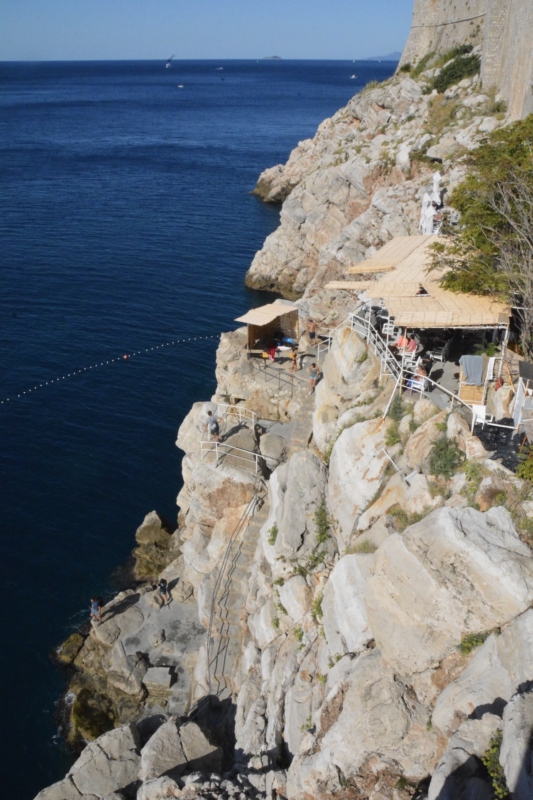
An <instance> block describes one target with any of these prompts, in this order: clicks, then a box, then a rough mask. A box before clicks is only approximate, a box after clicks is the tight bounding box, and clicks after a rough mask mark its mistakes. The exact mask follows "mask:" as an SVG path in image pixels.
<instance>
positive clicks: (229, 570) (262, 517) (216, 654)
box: [208, 394, 315, 700]
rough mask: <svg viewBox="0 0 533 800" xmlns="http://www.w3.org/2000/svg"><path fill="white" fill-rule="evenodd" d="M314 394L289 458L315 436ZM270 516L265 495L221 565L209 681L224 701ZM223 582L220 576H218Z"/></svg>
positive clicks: (298, 419)
mask: <svg viewBox="0 0 533 800" xmlns="http://www.w3.org/2000/svg"><path fill="white" fill-rule="evenodd" d="M314 403H315V398H314V394H313V395H309V394H306V395H305V397H304V398H303V399H302V405H301V406H300V409H299V411H298V412H297V414H296V415H295V416H294V418H293V420H294V422H295V423H296V424H295V427H294V430H293V433H292V436H291V439H290V442H289V445H288V448H287V450H288V453H287V455H288V457H290V456H291V455H292V454H293V453H296V452H297V451H299V450H305V449H307V447H308V445H309V441H310V438H311V434H312V414H313V410H314ZM268 514H269V503H268V499H267V495H266V492H265V493H264V495H263V497H262V504H261V506H260V507H257V509H256V511H255V512H254V514H253V516H252V517H251V518H250V519H249V520H248V523H247V524H246V525H245V526H243V529H242V531H240V532H239V533H238V535H237V536H236V537H235V539H233V540H232V541H231V542H230V543H229V545H228V551H229V552H228V553H227V555H228V558H227V560H226V561H225V563H224V562H222V564H221V566H220V570H222V573H223V574H222V577H221V580H220V584H219V586H218V588H216V589H215V591H216V597H215V598H214V603H213V616H212V623H211V644H210V648H209V656H208V659H209V677H210V681H211V693H212V694H215V695H216V696H217V697H218V698H219V699H221V700H224V699H226V698H228V697H231V696H232V695H234V694H235V693H236V690H237V688H238V687H236V686H235V683H234V678H235V674H236V672H237V669H238V660H239V658H240V656H241V653H242V646H243V641H244V638H245V636H246V629H245V627H244V625H243V608H244V603H245V600H246V595H247V593H248V576H249V572H250V567H251V565H252V563H253V560H254V555H255V551H256V549H257V543H258V540H259V532H260V530H261V528H262V526H263V525H264V523H265V522H266V520H267V518H268ZM214 577H215V578H216V579H217V582H218V579H220V572H218V574H217V575H216V576H214Z"/></svg>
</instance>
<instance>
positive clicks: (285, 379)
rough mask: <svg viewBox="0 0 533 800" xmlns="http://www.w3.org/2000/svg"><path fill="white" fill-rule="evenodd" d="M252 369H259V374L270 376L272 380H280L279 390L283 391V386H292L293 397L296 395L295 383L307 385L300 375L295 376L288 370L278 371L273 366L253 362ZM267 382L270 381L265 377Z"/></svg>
mask: <svg viewBox="0 0 533 800" xmlns="http://www.w3.org/2000/svg"><path fill="white" fill-rule="evenodd" d="M252 369H257V370H259V372H263V373H264V374H265V376H269V378H270V380H275V379H276V378H277V379H278V389H281V384H282V383H283V384H285V385H288V386H290V388H291V397H292V396H293V393H294V387H295V381H298V382H300V383H305V380H304V378H300V376H299V375H294V373H292V372H287V371H286V370H281V369H277V368H276V367H273V366H272V365H271V364H261V365H258V364H256V363H255V362H254V361H252ZM265 382H266V383H268V382H269V381H268V379H267V378H266V377H265Z"/></svg>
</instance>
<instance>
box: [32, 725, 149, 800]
mask: <svg viewBox="0 0 533 800" xmlns="http://www.w3.org/2000/svg"><path fill="white" fill-rule="evenodd" d="M139 750H140V738H139V734H138V731H137V726H136V725H135V724H134V723H131V724H130V725H124V726H123V727H121V728H115V730H113V731H110V732H109V733H104V735H103V736H100V737H99V739H96V740H95V741H94V742H91V743H90V744H88V745H87V747H86V748H85V750H84V751H83V753H82V754H81V756H80V757H79V758H78V760H77V761H76V763H75V764H74V766H73V767H72V769H71V770H70V772H69V775H68V777H70V778H71V780H72V782H73V783H74V785H75V786H76V787H77V789H78V790H79V792H80V794H82V795H84V794H86V795H95V796H96V797H98V798H103V797H105V796H106V795H108V794H111V793H112V792H115V791H120V790H121V789H127V790H129V791H131V789H132V787H134V786H135V785H136V781H137V779H138V772H139V765H140V760H141V759H140V754H139ZM47 800H48V799H47Z"/></svg>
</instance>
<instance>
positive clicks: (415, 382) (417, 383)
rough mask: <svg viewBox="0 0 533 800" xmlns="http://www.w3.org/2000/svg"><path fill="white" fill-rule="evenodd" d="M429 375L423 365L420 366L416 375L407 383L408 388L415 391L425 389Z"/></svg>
mask: <svg viewBox="0 0 533 800" xmlns="http://www.w3.org/2000/svg"><path fill="white" fill-rule="evenodd" d="M427 376H428V374H427V372H426V370H425V369H424V367H423V366H422V364H419V365H418V367H417V368H416V370H415V374H414V376H413V377H412V378H409V380H408V381H407V388H408V389H413V387H417V388H418V387H421V388H424V378H427Z"/></svg>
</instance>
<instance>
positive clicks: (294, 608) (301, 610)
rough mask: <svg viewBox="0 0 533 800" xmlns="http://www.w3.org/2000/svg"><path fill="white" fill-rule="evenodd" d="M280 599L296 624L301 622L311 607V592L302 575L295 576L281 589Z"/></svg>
mask: <svg viewBox="0 0 533 800" xmlns="http://www.w3.org/2000/svg"><path fill="white" fill-rule="evenodd" d="M278 591H279V599H280V601H281V603H282V605H283V606H284V608H286V610H287V613H288V615H289V616H290V618H291V619H292V620H293V621H294V622H300V621H301V619H302V618H303V616H304V615H305V614H306V613H307V611H308V610H309V607H310V605H311V591H310V589H309V587H308V585H307V583H306V581H305V578H303V577H302V576H301V575H295V576H294V577H293V578H290V580H288V581H286V583H284V584H283V586H280V587H279V590H278Z"/></svg>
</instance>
